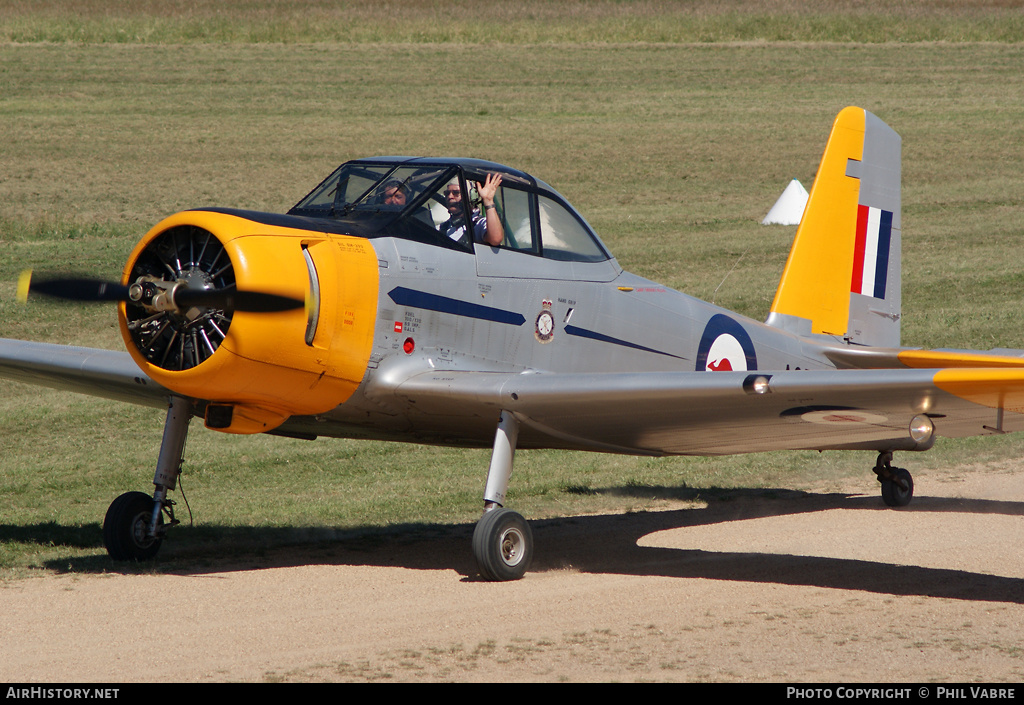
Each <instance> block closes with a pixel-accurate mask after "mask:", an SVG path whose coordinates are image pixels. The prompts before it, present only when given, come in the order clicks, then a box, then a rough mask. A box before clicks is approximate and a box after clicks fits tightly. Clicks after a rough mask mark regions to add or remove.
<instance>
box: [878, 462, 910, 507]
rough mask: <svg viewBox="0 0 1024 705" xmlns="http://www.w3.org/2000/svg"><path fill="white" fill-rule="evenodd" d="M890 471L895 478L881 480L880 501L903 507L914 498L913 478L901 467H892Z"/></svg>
mask: <svg viewBox="0 0 1024 705" xmlns="http://www.w3.org/2000/svg"><path fill="white" fill-rule="evenodd" d="M892 473H893V475H895V476H896V480H882V501H884V502H885V503H886V504H887V505H889V506H890V507H905V506H907V505H908V504H910V500H912V499H913V498H914V478H913V477H911V476H910V473H909V472H907V471H906V470H904V469H903V468H893V469H892ZM901 483H902V484H903V485H906V487H905V488H904V487H901V486H900V484H901Z"/></svg>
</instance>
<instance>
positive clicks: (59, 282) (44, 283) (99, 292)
mask: <svg viewBox="0 0 1024 705" xmlns="http://www.w3.org/2000/svg"><path fill="white" fill-rule="evenodd" d="M30 291H31V292H32V293H33V294H41V295H43V296H49V297H51V298H55V299H68V300H71V301H126V300H127V299H128V287H126V286H124V285H122V284H118V283H117V282H107V281H103V280H101V279H89V278H86V277H66V278H53V279H38V278H37V279H36V280H35V281H33V280H32V270H31V269H26V270H25V271H24V272H22V273H21V276H20V277H18V300H19V301H21V302H25V301H27V300H28V294H29V292H30Z"/></svg>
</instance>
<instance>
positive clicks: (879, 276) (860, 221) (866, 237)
mask: <svg viewBox="0 0 1024 705" xmlns="http://www.w3.org/2000/svg"><path fill="white" fill-rule="evenodd" d="M891 241H892V213H891V212H890V211H885V210H882V209H881V208H873V207H871V206H862V205H858V206H857V242H856V246H855V247H854V250H853V279H852V282H851V284H850V291H851V292H853V293H854V294H864V295H865V296H873V297H875V298H876V299H884V298H885V285H886V280H887V279H888V276H889V246H890V244H891Z"/></svg>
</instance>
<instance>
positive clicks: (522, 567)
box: [473, 411, 533, 581]
mask: <svg viewBox="0 0 1024 705" xmlns="http://www.w3.org/2000/svg"><path fill="white" fill-rule="evenodd" d="M518 437H519V422H518V421H517V420H516V418H515V417H514V416H513V415H512V414H510V413H509V412H507V411H502V412H501V416H500V417H499V419H498V430H497V433H495V435H494V449H493V450H492V451H491V465H490V468H489V469H488V471H487V486H486V488H485V489H484V515H483V516H482V517H481V518H480V521H478V522H477V525H476V529H475V530H474V531H473V556H474V557H475V558H476V562H477V566H478V567H479V569H480V575H482V576H483V577H484V578H486V579H487V580H494V581H503V580H518V579H519V578H521V577H523V575H525V574H526V570H527V568H529V567H530V561H531V560H532V559H533V532H532V531H531V530H530V525H529V524H528V523H527V522H526V519H524V518H523V517H522V516H521V515H520V514H518V513H516V512H514V511H512V510H511V509H506V508H504V507H503V506H502V505H503V504H504V503H505V492H506V491H507V490H508V481H509V479H510V478H511V477H512V460H513V458H514V456H515V452H516V440H517V439H518Z"/></svg>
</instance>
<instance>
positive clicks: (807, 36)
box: [0, 0, 1024, 44]
mask: <svg viewBox="0 0 1024 705" xmlns="http://www.w3.org/2000/svg"><path fill="white" fill-rule="evenodd" d="M1022 37H1024V18H1022V16H1021V3H1020V2H1019V0H988V1H986V0H967V1H965V2H953V1H950V0H911V1H906V2H901V3H891V2H885V0H859V1H856V2H838V1H837V0H768V1H767V2H762V1H759V0H738V1H737V2H729V3H722V2H718V1H716V0H693V1H688V2H681V1H679V0H676V1H672V0H648V1H646V2H639V1H638V2H622V1H615V0H569V1H567V2H558V3H554V2H548V1H546V0H513V1H511V2H503V3H493V2H480V1H478V0H446V1H442V0H405V1H401V2H400V1H398V0H387V1H384V2H375V3H364V2H353V1H349V0H336V1H335V2H323V1H322V0H315V1H314V0H304V1H292V2H282V1H281V0H229V1H228V2H218V1H217V0H166V1H161V2H157V1H154V0H133V1H131V2H129V1H127V0H105V1H99V2H95V1H91V0H50V1H39V2H34V1H33V2H30V1H28V0H5V1H3V2H0V41H2V40H7V41H14V42H40V41H47V42H87V43H125V42H128V43H138V42H142V43H154V42H156V43H181V42H210V41H214V42H224V41H226V42H242V43H249V42H288V43H294V42H332V43H366V42H386V43H396V42H401V43H407V42H412V43H440V42H443V43H450V42H459V43H513V44H537V43H551V42H574V43H578V42H669V43H678V42H733V41H841V42H847V41H855V42H892V41H902V42H908V41H911V42H918V41H954V42H960V41H997V42H1019V41H1021V40H1022Z"/></svg>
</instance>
